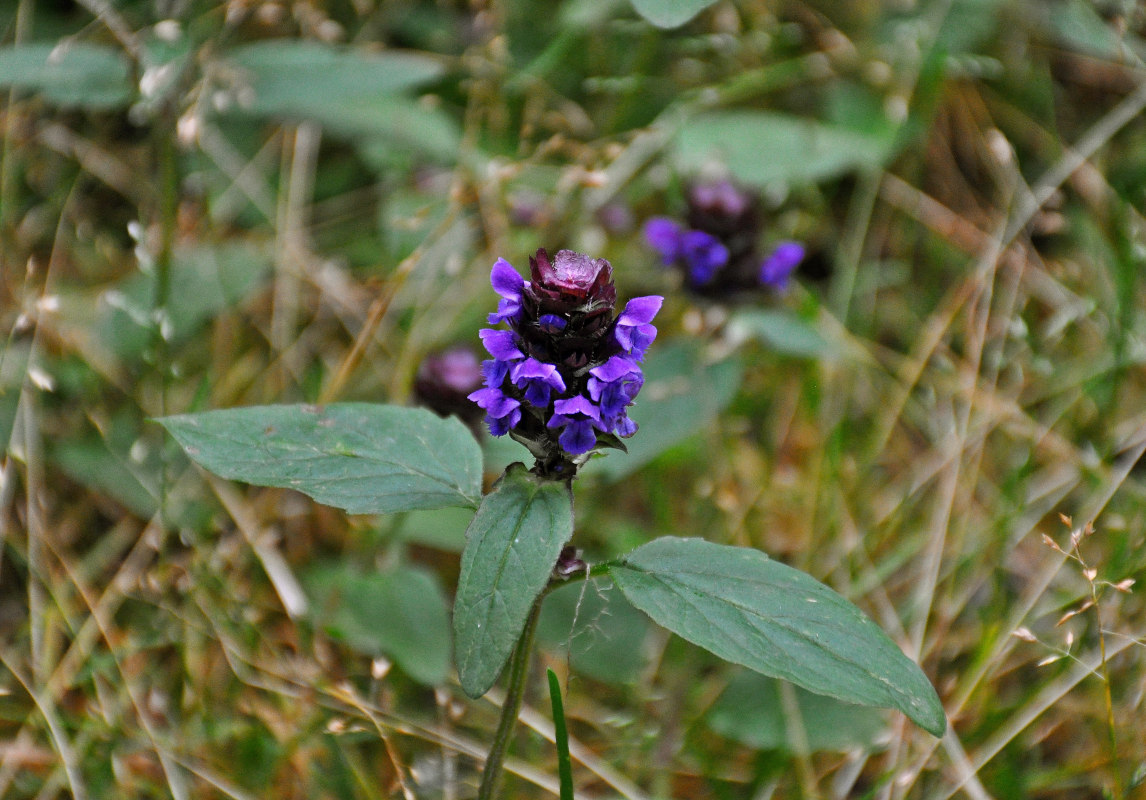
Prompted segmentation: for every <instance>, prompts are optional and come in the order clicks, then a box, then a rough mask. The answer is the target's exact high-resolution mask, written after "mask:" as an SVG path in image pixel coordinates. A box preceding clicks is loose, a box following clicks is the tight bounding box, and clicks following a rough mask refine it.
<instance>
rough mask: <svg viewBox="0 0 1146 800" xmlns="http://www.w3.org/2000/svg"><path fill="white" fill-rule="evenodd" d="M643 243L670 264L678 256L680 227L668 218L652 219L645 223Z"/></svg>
mask: <svg viewBox="0 0 1146 800" xmlns="http://www.w3.org/2000/svg"><path fill="white" fill-rule="evenodd" d="M645 242H647V243H648V245H649V247H651V248H653V249H654V250H656V251H657V252H658V253H660V254H661V258H662V259H663V260H664V262H665V264H671V263H672V262H673V261H675V260H676V259H677V256H679V255H680V250H681V226H680V224H679V223H678V222H675V221H674V220H671V219H669V218H668V217H653V218H652V219H650V220H649V221H648V222H646V223H645Z"/></svg>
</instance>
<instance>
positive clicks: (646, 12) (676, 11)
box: [632, 0, 716, 28]
mask: <svg viewBox="0 0 1146 800" xmlns="http://www.w3.org/2000/svg"><path fill="white" fill-rule="evenodd" d="M632 3H633V8H635V9H636V10H637V13H638V14H640V15H641V16H642V17H644V18H645V19H647V20H648V21H649V22H651V23H653V24H654V25H656V26H657V27H658V28H676V27H679V26H681V25H683V24H684V23H686V22H688V21H689V20H690V19H692V18H693V17H695V16H696V15H697V14H699V13H700V12H701V11H704V9H706V8H708V7H709V6H711V5H715V4H716V0H632Z"/></svg>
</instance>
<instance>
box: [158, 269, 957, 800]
mask: <svg viewBox="0 0 1146 800" xmlns="http://www.w3.org/2000/svg"><path fill="white" fill-rule="evenodd" d="M530 266H531V271H530V280H529V281H526V280H525V279H524V278H523V277H522V276H521V275H519V274H518V273H517V272H516V270H514V269H513V267H512V266H511V265H510V264H509V263H508V262H506V261H504V260H500V259H499V260H498V261H497V263H496V264H495V265H494V267H493V270H492V273H491V283H492V284H493V288H494V290H495V291H496V292H497V294H498V295H500V298H501V299H500V302H499V303H498V307H497V310H496V311H495V312H493V313H492V314H491V315H490V317H489V321H490V324H491V325H493V326H498V327H491V328H487V329H485V330H482V331H481V332H480V334H479V335H480V338H481V340H482V342H483V343H484V345H485V347H486V349H487V350H488V352H489V354H490V356H491V358H490V359H488V360H487V361H485V362H484V364H483V365H482V374H483V378H484V383H485V385H484V387H483V388H481V389H478V390H476V391H474V392H473V393H472V394H471V395H470V397H471V398H472V400H473V401H474V402H475V403H476V404H478V405H479V406H480V407H481V408H482V410H483V411H484V412H485V415H486V422H487V424H488V426H489V429H490V432H491V433H493V434H494V435H495V436H503V435H510V436H512V437H513V438H515V439H516V440H517V441H519V442H521V443H522V444H524V445H525V446H526V447H527V448H528V449H529V451H530V452H531V453H532V455H533V457H534V464H533V466H532V468H527V467H526V466H525V465H524V464H520V463H518V464H512V465H510V466H509V467H508V468H507V469H506V471H505V473H504V474H503V475H502V476H501V478H500V479H499V480H498V481H497V483H496V484H495V485H494V487H493V489H492V491H490V492H489V493H488V494H486V495H485V496H484V497H483V496H482V494H481V489H482V464H481V451H480V448H479V447H478V445H477V442H476V441H475V440H474V438H473V436H471V435H470V433H469V432H468V431H467V430H466V428H465V427H464V426H463V424H462V423H461V422H459V421H458V420H457V419H455V418H450V419H442V418H440V417H438V416H436V415H434V414H433V413H431V412H430V411H427V410H425V409H415V408H400V407H395V406H387V405H371V404H362V403H340V404H332V405H329V406H326V407H316V406H266V407H257V408H242V409H230V410H223V411H209V412H205V413H199V414H186V415H182V416H176V417H167V418H165V419H163V420H161V422H162V423H163V424H164V425H165V426H166V427H167V429H168V430H169V431H170V432H171V433H172V435H174V436H175V438H176V439H178V440H179V442H180V444H182V445H183V447H184V449H185V450H186V452H187V454H188V455H189V456H190V457H191V458H192V459H193V460H194V461H196V462H197V463H198V464H200V465H201V466H203V467H205V468H206V469H208V470H211V471H212V472H215V473H217V474H219V475H221V476H223V477H226V478H233V479H238V480H244V481H247V482H249V483H253V484H257V485H262V486H278V487H286V488H291V489H296V490H298V491H301V492H304V493H306V494H308V495H310V496H311V497H313V498H315V499H316V500H318V501H319V502H323V503H328V504H330V505H334V506H337V507H340V508H343V509H345V510H346V511H348V512H350V513H354V514H373V513H378V514H383V513H393V512H400V511H412V510H417V509H432V508H443V507H448V506H462V507H469V508H473V509H475V511H476V513H475V514H474V516H473V518H472V520H471V522H470V523H469V526H468V528H467V531H466V545H465V550H464V552H463V554H462V563H461V572H460V575H459V578H458V588H457V594H456V596H455V599H454V626H453V627H454V662H455V664H456V667H457V674H458V681H459V683H460V684H461V688H462V690H463V691H464V692H465V693H466V694H468V695H469V696H471V697H474V698H476V697H480V696H482V695H483V694H485V693H486V692H487V691H488V690H489V689H490V688H491V687H492V686H493V685H494V683H495V682H496V681H497V680H498V677H499V676H500V675H501V674H502V672H503V671H505V669H506V667H507V666H508V668H509V670H508V672H509V674H508V679H507V686H506V699H505V703H504V705H503V707H502V713H501V719H500V722H499V724H498V727H497V730H496V732H495V733H494V735H493V739H492V743H491V746H490V751H489V755H488V757H487V759H486V762H485V767H484V770H483V773H482V782H481V786H480V788H479V791H478V798H479V799H480V800H492V798H494V797H497V796H498V784H499V779H500V775H501V765H502V763H503V760H504V758H505V755H506V752H507V750H508V747H509V743H510V741H511V738H512V737H511V735H512V732H513V729H514V726H515V724H516V720H517V715H518V712H519V711H520V707H521V702H522V697H523V695H524V691H525V687H526V684H527V679H528V676H529V663H530V656H531V652H532V646H533V637H534V631H535V629H536V625H537V619H538V615H539V612H540V609H541V603H542V601H543V599H544V597H545V595H546V593H547V591H548V590H549V589H551V588H553V587H554V586H557V585H560V584H561V583H562V582H565V581H569V580H586V579H590V578H593V579H598V578H600V579H604V578H609V579H611V580H612V581H613V582H614V583H615V584H616V585H617V587H618V588H619V589H620V591H621V592H622V594H624V596H625V598H626V599H627V600H628V601H629V602H630V603H632V605H633V606H635V607H636V608H638V609H640V610H641V611H644V612H645V613H646V614H648V615H649V616H650V617H651V618H652V619H653V620H654V621H655V622H657V623H658V624H660V625H663V626H664V627H666V628H668V629H669V630H670V631H672V632H674V633H676V634H678V635H679V636H681V637H682V638H684V639H687V640H688V641H690V642H692V643H694V644H696V645H699V646H701V647H704V648H706V649H707V650H709V651H711V652H712V653H714V654H716V655H718V656H720V657H721V658H724V659H727V660H729V661H732V662H735V663H738V664H742V665H744V666H746V667H749V668H751V669H754V670H756V671H758V672H761V673H763V674H765V675H769V676H772V677H777V678H783V679H785V680H788V681H791V682H792V683H795V684H797V685H799V686H801V687H803V688H805V689H807V690H809V691H812V692H816V693H819V694H825V695H829V696H832V697H835V698H838V699H841V700H844V701H847V702H851V703H859V704H863V705H871V706H879V707H886V708H896V709H899V710H901V711H903V712H904V713H905V714H907V715H908V716H909V717H910V718H911V719H912V720H914V721H915V722H916V723H918V724H919V725H920V726H922V727H923V728H924V729H925V730H927V731H929V732H930V733H932V734H934V735H936V736H939V735H941V734H942V733H943V731H944V729H945V727H946V717H945V715H944V712H943V707H942V705H941V704H940V702H939V699H938V697H937V696H936V694H935V690H934V689H933V688H932V687H931V684H930V683H929V682H928V680H927V678H926V677H925V676H924V674H923V672H922V671H921V670H920V669H919V667H918V666H916V665H915V663H914V662H912V661H911V660H910V659H908V658H907V657H906V656H905V655H904V654H903V652H902V651H901V650H900V649H899V647H898V646H897V645H896V644H895V643H894V642H893V641H892V640H891V639H889V638H888V637H887V635H886V634H884V633H883V631H881V630H880V629H879V628H878V627H877V626H876V625H875V623H873V622H872V621H871V620H870V619H868V618H867V617H866V616H864V615H863V613H862V612H860V610H859V609H858V608H856V607H855V606H854V605H852V604H851V603H849V602H848V601H847V600H845V599H844V598H843V597H841V596H840V595H838V594H836V593H835V592H834V591H832V590H831V589H830V588H828V587H827V586H825V585H823V584H822V583H819V582H818V581H816V580H815V579H813V578H812V577H811V576H809V575H806V574H804V573H802V572H800V571H798V570H795V569H793V568H791V567H788V566H786V565H784V564H781V563H779V562H776V561H772V560H770V559H769V558H768V557H767V556H766V555H764V554H763V553H761V552H759V551H757V550H752V549H748V548H741V547H730V546H726V545H720V544H715V543H712V542H707V541H705V540H703V539H682V538H676V537H663V538H660V539H655V540H654V541H652V542H649V543H647V544H645V545H642V546H641V547H638V548H637V549H636V550H634V551H633V552H631V553H628V554H627V555H624V556H621V557H619V558H616V559H614V560H611V561H608V562H605V563H603V564H597V565H589V564H586V563H585V562H584V561H583V560H582V559H581V557H580V555H579V554H578V552H577V550H576V547H575V546H574V545H572V544H571V543H570V542H571V539H572V537H573V492H572V485H573V480H574V478H575V477H576V476H577V474H578V471H579V469H580V467H581V466H582V465H583V464H584V463H585V461H586V460H587V459H588V458H589V457H590V456H591V455H592V454H593V453H594V452H598V451H599V450H600V449H602V448H609V447H617V446H620V445H621V439H623V438H625V437H629V436H632V435H633V434H634V433H636V430H637V424H636V422H634V421H633V419H632V418H631V417H630V410H632V409H636V410H639V405H640V404H639V403H638V404H637V405H636V406H634V401H635V400H636V399H637V395H638V393H639V392H640V390H641V387H642V386H643V384H644V381H645V378H644V373H643V369H642V361H643V359H644V358H645V356H646V353H647V351H648V350H649V347H650V345H651V344H652V343H653V341H654V339H655V338H656V335H657V331H656V328H655V327H654V326H653V325H652V320H653V318H654V317H655V316H656V314H657V312H658V310H659V309H660V306H661V298H659V297H655V296H649V297H638V298H634V299H632V300H629V301H628V303H627V304H626V305H625V307H624V309H623V310H622V311H621V312H620V313H619V314H617V313H616V289H615V287H614V285H613V279H612V266H611V265H610V264H609V262H607V261H605V260H603V259H594V258H590V257H589V256H586V255H583V254H580V253H574V252H571V251H567V250H562V251H559V252H558V253H557V254H556V255H555V256H554V257H553V258H552V259H551V258H550V257H549V255H548V253H547V252H546V251H545V250H539V251H538V252H537V254H536V255H535V256H534V257H533V258H532V259H531V260H530ZM500 326H504V327H500ZM645 424H646V425H647V426H653V425H656V424H657V420H656V419H655V418H652V419H646V420H645ZM566 783H568V781H566Z"/></svg>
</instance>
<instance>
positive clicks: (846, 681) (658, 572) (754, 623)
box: [610, 537, 947, 736]
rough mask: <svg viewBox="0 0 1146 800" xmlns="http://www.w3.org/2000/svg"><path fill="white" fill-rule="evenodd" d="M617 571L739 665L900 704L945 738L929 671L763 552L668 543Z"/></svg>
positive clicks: (664, 620) (870, 701)
mask: <svg viewBox="0 0 1146 800" xmlns="http://www.w3.org/2000/svg"><path fill="white" fill-rule="evenodd" d="M610 574H611V575H612V576H613V580H615V581H616V582H617V585H618V586H619V587H620V588H621V591H622V592H624V594H625V597H627V598H628V599H629V601H630V602H631V603H632V604H633V605H634V606H636V607H637V608H639V609H640V610H642V611H644V612H645V613H646V614H648V615H649V616H650V617H652V618H653V620H654V621H655V622H656V623H658V624H659V625H662V626H664V627H665V628H668V629H669V630H670V631H672V632H673V633H675V634H677V635H678V636H681V637H682V638H684V639H687V640H688V641H690V642H692V643H693V644H696V645H699V646H700V647H703V648H704V649H706V650H708V651H710V652H712V653H714V654H715V655H717V656H720V657H721V658H723V659H726V660H728V661H731V662H733V663H736V664H742V665H743V666H746V667H748V668H750V669H754V670H756V671H757V672H760V673H763V674H764V675H769V676H771V677H774V678H783V679H784V680H786V681H790V682H791V683H794V684H796V685H797V686H802V687H804V688H805V689H807V690H809V691H811V692H815V693H816V694H825V695H828V696H830V697H835V698H837V699H839V700H843V701H844V702H847V703H859V704H862V705H868V706H877V707H880V708H897V709H899V710H900V711H902V712H903V713H905V714H906V715H907V716H908V717H909V718H911V719H912V720H913V721H914V722H915V723H916V724H918V725H919V726H920V727H921V728H923V729H924V730H926V731H928V732H929V733H931V734H933V735H935V736H941V735H942V734H943V731H944V730H946V727H947V718H946V716H945V714H944V712H943V706H942V704H941V703H940V702H939V697H938V696H937V695H936V694H935V689H934V688H932V686H931V684H930V682H928V680H927V676H926V675H924V674H923V671H922V670H921V669H920V668H919V667H918V666H917V665H916V664H915V663H914V662H913V661H911V659H909V658H907V656H905V655H904V654H903V651H902V650H900V649H899V647H898V646H897V645H896V644H895V642H893V641H892V640H891V639H890V638H888V636H887V634H886V633H884V632H883V631H882V630H880V628H879V627H878V626H877V625H876V624H875V623H874V622H872V621H871V620H870V619H868V618H867V617H866V616H864V614H863V612H862V611H860V610H859V609H858V608H856V607H855V606H854V605H852V604H851V603H849V602H848V601H847V600H845V599H844V598H843V597H841V596H840V595H838V594H837V593H836V592H834V591H832V590H831V589H830V588H828V587H827V586H825V585H824V584H822V583H820V582H819V581H817V580H816V579H814V578H813V577H811V576H810V575H807V574H805V573H803V572H800V571H799V570H797V569H793V568H791V567H789V566H787V565H785V564H781V563H780V562H778V561H773V560H771V559H770V558H768V556H766V555H764V554H763V553H761V552H760V551H758V550H751V549H748V548H744V547H729V546H727V545H719V544H714V543H712V542H707V541H705V540H703V539H679V538H676V537H665V538H662V539H656V540H654V541H652V542H650V543H648V544H646V545H643V546H641V547H638V548H637V549H636V550H634V551H633V552H632V553H629V555H627V556H625V557H624V558H623V559H622V560H621V562H620V563H619V564H618V565H615V566H613V567H612V569H611V571H610Z"/></svg>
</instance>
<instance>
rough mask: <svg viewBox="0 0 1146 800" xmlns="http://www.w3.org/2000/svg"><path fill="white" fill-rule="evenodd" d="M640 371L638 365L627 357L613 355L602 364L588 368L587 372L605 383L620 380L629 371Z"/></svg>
mask: <svg viewBox="0 0 1146 800" xmlns="http://www.w3.org/2000/svg"><path fill="white" fill-rule="evenodd" d="M640 371H641V370H640V367H638V366H637V365H636V364H634V363H633V362H632V361H629V360H628V359H627V358H622V357H621V356H613V357H612V358H610V359H609V360H608V361H606V362H605V363H604V364H601V365H600V366H598V367H593V369H591V370H589V374H590V375H592V376H593V377H595V378H597V379H598V380H602V381H604V382H605V383H612V382H613V381H616V380H620V379H621V378H623V377H625V376H626V375H628V374H629V373H631V372H636V373H638V374H639V373H640Z"/></svg>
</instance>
